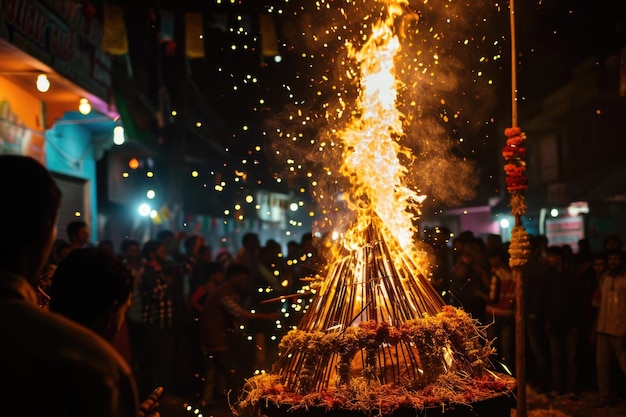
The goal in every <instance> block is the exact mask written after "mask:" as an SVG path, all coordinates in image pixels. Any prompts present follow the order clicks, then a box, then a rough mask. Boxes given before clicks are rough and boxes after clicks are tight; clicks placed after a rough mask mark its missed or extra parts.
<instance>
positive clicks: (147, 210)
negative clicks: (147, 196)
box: [137, 203, 152, 217]
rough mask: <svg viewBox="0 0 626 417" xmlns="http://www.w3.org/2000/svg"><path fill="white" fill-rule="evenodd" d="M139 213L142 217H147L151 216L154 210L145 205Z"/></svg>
mask: <svg viewBox="0 0 626 417" xmlns="http://www.w3.org/2000/svg"><path fill="white" fill-rule="evenodd" d="M137 211H138V212H139V215H140V216H143V217H147V216H149V215H150V212H151V211H152V209H151V208H150V206H149V205H148V204H146V203H143V204H141V205H140V206H139V208H138V209H137Z"/></svg>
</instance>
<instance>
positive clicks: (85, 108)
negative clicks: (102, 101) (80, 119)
mask: <svg viewBox="0 0 626 417" xmlns="http://www.w3.org/2000/svg"><path fill="white" fill-rule="evenodd" d="M78 111H79V112H80V113H81V114H85V115H86V114H89V113H91V104H90V103H89V100H87V99H86V98H81V99H80V101H79V104H78Z"/></svg>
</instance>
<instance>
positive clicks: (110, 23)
mask: <svg viewBox="0 0 626 417" xmlns="http://www.w3.org/2000/svg"><path fill="white" fill-rule="evenodd" d="M102 7H103V9H102V11H103V13H102V19H103V24H104V33H103V34H102V50H103V51H104V52H107V53H109V54H111V55H124V54H126V53H128V36H126V23H125V22H124V9H122V6H117V5H112V4H108V3H105V4H103V5H102Z"/></svg>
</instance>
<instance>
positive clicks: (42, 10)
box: [0, 0, 119, 242]
mask: <svg viewBox="0 0 626 417" xmlns="http://www.w3.org/2000/svg"><path fill="white" fill-rule="evenodd" d="M0 10H1V11H2V13H1V14H0V16H2V17H1V18H0V153H1V154H18V155H27V156H30V157H33V158H35V159H36V160H38V161H40V162H41V163H42V164H44V165H45V166H46V167H47V168H48V169H49V170H50V171H51V173H52V174H53V176H54V178H55V179H56V181H57V183H58V185H59V187H60V188H61V190H62V192H63V200H62V206H61V213H60V217H59V222H58V231H59V234H58V237H59V238H61V239H67V236H66V233H65V228H66V225H67V224H68V223H69V222H71V221H73V220H77V219H78V220H82V221H85V222H86V223H87V224H88V225H89V226H90V228H91V229H90V230H91V238H92V240H93V241H94V242H97V241H98V238H99V236H98V224H97V221H96V219H97V218H98V209H97V207H98V204H97V190H96V186H97V177H96V161H97V160H98V158H99V157H101V155H102V153H103V152H104V150H105V149H107V148H109V147H111V146H112V144H113V129H114V127H115V126H116V125H118V124H119V122H118V119H119V115H118V114H117V112H116V110H115V107H114V106H112V105H110V104H109V103H110V102H111V100H110V97H109V95H110V75H109V71H110V59H109V57H108V56H107V55H106V54H104V53H102V51H101V48H100V46H99V45H100V44H101V39H102V25H101V23H99V22H98V21H97V19H86V16H84V13H86V11H85V10H83V9H81V8H78V7H77V5H76V4H75V3H74V2H72V1H69V0H68V1H45V0H42V1H20V0H12V1H7V0H0Z"/></svg>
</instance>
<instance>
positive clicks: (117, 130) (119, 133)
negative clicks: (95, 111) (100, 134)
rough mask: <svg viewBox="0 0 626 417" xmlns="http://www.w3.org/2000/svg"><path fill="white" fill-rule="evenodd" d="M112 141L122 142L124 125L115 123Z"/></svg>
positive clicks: (115, 142)
mask: <svg viewBox="0 0 626 417" xmlns="http://www.w3.org/2000/svg"><path fill="white" fill-rule="evenodd" d="M113 143H114V144H116V145H122V144H123V143H124V127H123V126H120V125H117V126H115V127H114V128H113Z"/></svg>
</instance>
